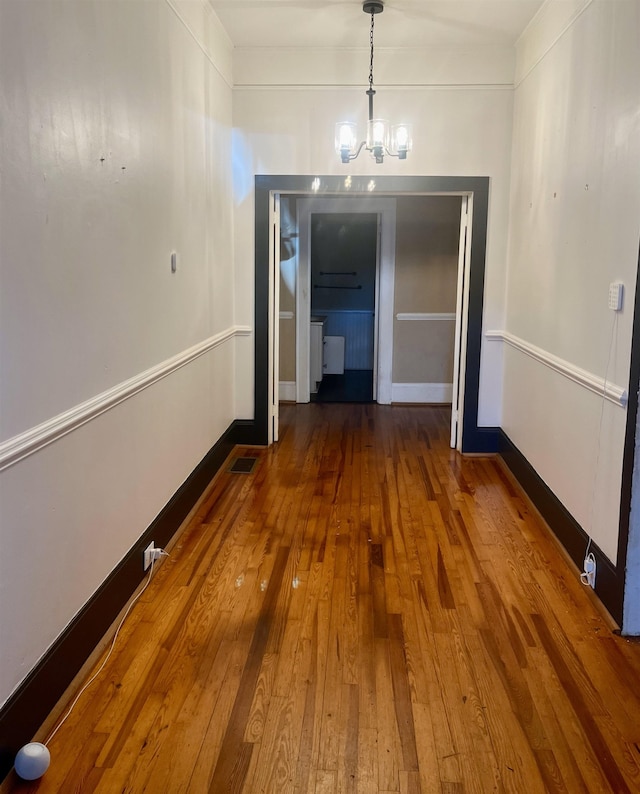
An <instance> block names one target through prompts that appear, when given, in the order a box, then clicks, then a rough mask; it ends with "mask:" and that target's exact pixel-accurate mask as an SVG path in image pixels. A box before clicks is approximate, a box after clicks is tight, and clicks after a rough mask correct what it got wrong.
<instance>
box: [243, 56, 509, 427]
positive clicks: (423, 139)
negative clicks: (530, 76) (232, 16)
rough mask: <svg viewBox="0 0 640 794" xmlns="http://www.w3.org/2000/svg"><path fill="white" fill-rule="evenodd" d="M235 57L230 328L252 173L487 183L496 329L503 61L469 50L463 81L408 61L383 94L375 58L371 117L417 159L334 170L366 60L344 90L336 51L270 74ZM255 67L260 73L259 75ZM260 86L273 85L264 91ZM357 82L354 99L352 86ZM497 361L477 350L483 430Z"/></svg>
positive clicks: (501, 249) (359, 107) (249, 226)
mask: <svg viewBox="0 0 640 794" xmlns="http://www.w3.org/2000/svg"><path fill="white" fill-rule="evenodd" d="M242 56H243V58H244V60H243V61H238V60H236V61H235V62H234V74H235V75H238V76H239V78H240V79H241V80H242V82H241V83H238V77H236V88H235V90H234V103H233V120H234V129H235V134H234V163H235V168H234V188H235V199H236V214H235V221H236V233H235V245H236V300H237V316H238V322H241V323H250V322H252V318H253V283H254V282H253V260H254V257H253V246H254V237H253V223H254V210H253V208H254V193H253V178H254V174H300V175H305V174H308V175H310V177H312V176H314V175H316V174H326V175H333V174H344V175H347V174H351V175H354V176H355V175H376V174H379V175H382V174H387V175H388V174H400V175H406V176H411V175H446V176H455V175H465V176H489V177H491V187H490V206H489V229H488V250H487V268H486V285H485V327H486V328H495V327H502V325H503V322H504V319H503V318H504V314H503V305H504V281H505V259H506V239H507V216H508V196H509V170H510V160H509V153H510V150H511V118H512V91H511V84H512V79H513V69H512V63H511V61H510V60H509V58H508V57H506V56H505V57H504V58H502V59H500V58H498V57H497V56H496V54H495V51H493V52H492V53H487V52H486V51H484V50H483V51H482V52H473V53H472V54H470V55H469V58H473V59H475V60H471V61H469V60H468V59H467V60H466V61H464V63H465V65H466V67H465V69H464V70H462V72H461V70H460V65H459V63H458V62H456V64H457V66H456V69H453V67H452V68H451V70H450V72H449V73H447V71H446V68H447V64H451V63H452V61H451V59H447V58H445V57H444V56H443V57H442V59H441V62H440V64H439V71H438V72H437V74H435V75H433V74H431V73H430V72H429V71H427V70H426V68H425V63H424V58H423V57H422V56H421V55H420V53H418V52H415V51H410V52H409V53H408V54H407V55H406V58H409V62H407V69H406V70H405V74H407V75H411V77H410V78H407V79H406V80H405V81H404V82H405V83H411V85H408V86H406V87H403V88H398V87H387V86H385V85H384V78H383V77H382V75H384V74H385V71H386V70H385V65H384V59H383V58H381V59H380V60H381V61H382V65H381V69H380V72H381V80H380V81H377V83H376V88H377V91H378V93H377V95H376V106H375V109H376V114H378V113H379V114H380V115H382V116H384V117H387V118H389V119H394V118H395V119H398V120H400V119H401V118H402V119H403V120H404V121H410V122H411V123H412V124H413V130H414V151H413V152H412V153H411V154H410V156H409V158H408V159H407V160H406V161H404V162H400V161H398V160H395V159H393V158H387V159H386V160H385V162H384V163H383V164H381V165H376V164H375V162H373V160H371V158H370V157H369V156H368V155H367V154H366V153H365V154H361V155H360V157H359V158H358V160H356V161H355V162H353V163H351V164H349V165H343V164H342V163H341V162H340V160H339V157H338V156H337V155H336V153H335V151H334V148H333V138H334V125H335V122H336V121H340V120H343V119H350V118H352V119H353V120H355V121H357V122H358V123H359V124H363V123H364V121H365V119H366V114H367V97H366V95H365V88H366V85H364V84H365V83H366V76H367V75H366V73H367V69H368V58H367V53H366V52H364V51H363V52H362V53H361V56H362V57H361V60H360V62H358V63H357V67H358V69H357V76H356V77H353V74H352V72H347V73H345V72H343V73H342V75H341V78H342V80H343V83H346V84H347V86H346V87H345V85H331V84H330V80H331V79H332V76H333V75H334V73H335V71H336V69H335V64H334V62H333V58H334V57H335V58H336V59H338V61H339V62H340V63H343V60H344V53H343V52H342V51H338V52H337V53H335V54H332V53H331V52H330V51H329V52H325V54H324V59H319V58H311V59H309V58H307V56H306V51H304V50H301V51H288V52H287V53H286V58H287V61H286V63H287V69H286V70H278V69H276V68H275V66H274V65H273V60H274V59H276V55H275V54H273V53H271V54H270V53H269V52H268V51H267V52H264V51H260V52H259V53H258V55H255V54H254V53H251V52H246V51H243V52H242ZM258 56H260V57H258ZM376 57H377V56H376ZM406 58H405V62H406ZM260 63H262V64H269V65H268V66H265V67H264V68H263V69H262V70H260ZM392 64H393V60H389V61H388V62H387V67H388V71H389V72H391V71H392ZM345 68H346V67H345ZM353 68H354V69H355V68H356V64H353ZM265 75H266V77H265ZM267 77H268V78H269V79H272V80H273V81H274V83H273V84H272V85H270V86H267V85H265V86H262V85H261V83H262V81H263V80H265V79H267ZM323 80H324V81H325V82H324V85H320V83H321V82H322V81H323ZM278 81H279V82H278ZM284 81H286V83H287V84H286V85H284V84H283V83H284ZM457 81H462V82H457ZM357 82H359V85H360V87H358V88H357V89H356V88H352V87H349V86H350V85H352V84H355V83H357ZM301 83H302V84H301ZM310 85H311V86H313V87H311V88H310V87H309V86H310ZM309 182H310V184H311V179H310V180H309ZM501 355H502V353H501V350H500V349H499V346H496V345H485V346H484V349H483V352H482V364H481V387H480V392H481V393H480V407H479V421H480V424H481V425H488V426H491V425H497V424H500V402H501V389H500V383H501V366H502V364H501ZM243 363H244V369H241V371H240V373H239V383H240V384H244V385H243V386H241V387H240V389H239V390H240V392H241V393H244V395H245V399H244V402H242V401H241V403H240V405H239V408H240V411H241V415H242V416H245V417H251V416H252V411H253V405H252V395H253V392H252V385H253V356H252V354H250V355H248V356H247V358H246V360H245V361H244V362H243Z"/></svg>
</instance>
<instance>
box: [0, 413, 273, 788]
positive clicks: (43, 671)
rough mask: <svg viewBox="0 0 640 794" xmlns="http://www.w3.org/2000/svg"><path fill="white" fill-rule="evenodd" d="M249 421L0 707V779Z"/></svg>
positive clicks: (251, 438)
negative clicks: (145, 561)
mask: <svg viewBox="0 0 640 794" xmlns="http://www.w3.org/2000/svg"><path fill="white" fill-rule="evenodd" d="M255 435H256V434H255V427H254V422H253V421H236V422H233V423H232V424H231V425H230V427H229V428H228V430H227V431H226V432H225V433H224V435H223V436H222V437H221V438H220V440H219V441H218V442H217V443H216V444H215V445H214V446H213V447H212V448H211V450H210V451H209V452H208V453H207V455H206V456H205V457H204V458H203V459H202V461H201V462H200V463H199V464H198V465H197V466H196V468H195V469H194V470H193V472H192V473H191V475H190V476H189V477H188V479H187V480H186V481H185V482H184V483H183V485H182V486H181V487H180V488H179V489H178V491H176V493H175V494H174V495H173V497H172V498H171V499H170V500H169V502H168V503H167V505H166V507H165V508H164V509H163V510H162V512H161V513H160V514H159V515H158V517H157V518H156V519H155V520H154V521H153V523H152V524H151V525H150V526H149V528H148V529H147V530H146V531H145V532H144V534H143V535H142V537H140V538H139V540H138V541H137V542H136V543H135V544H134V546H133V547H132V548H131V549H130V550H129V552H128V554H127V555H126V557H125V558H124V559H123V560H122V562H120V564H119V565H118V566H117V567H116V568H115V569H114V570H113V571H112V572H111V574H110V575H109V576H108V578H107V579H106V580H105V581H104V583H103V584H102V585H101V587H100V588H99V590H98V591H97V592H96V593H95V594H94V595H93V596H92V597H91V599H90V600H89V601H88V602H87V603H86V604H85V606H84V607H83V608H82V609H81V611H80V612H79V613H78V614H77V615H76V617H75V618H74V619H73V621H72V622H71V623H70V625H69V626H68V627H67V628H66V629H65V631H64V632H63V633H62V634H61V635H60V637H59V638H58V639H57V640H56V642H55V643H54V645H53V646H52V647H51V648H50V649H49V650H48V651H47V653H46V654H45V656H44V657H43V658H42V659H41V661H40V662H39V663H38V664H37V665H36V666H35V667H34V669H33V670H32V671H31V672H30V673H29V675H28V676H27V678H26V679H25V680H24V682H23V683H22V684H21V685H20V687H19V689H18V690H17V691H16V692H15V693H14V694H13V695H12V696H11V698H9V700H8V701H7V703H6V704H5V706H4V707H3V708H2V710H0V781H2V780H3V779H4V778H5V776H6V775H7V774H8V772H9V771H10V770H11V767H12V766H13V760H14V758H15V755H16V753H17V752H18V750H19V749H20V747H22V745H24V744H26V743H27V742H29V741H31V739H32V737H33V736H34V735H35V734H36V732H37V730H38V729H39V727H40V726H41V725H42V723H43V722H44V721H45V719H46V718H47V716H48V715H49V713H50V712H51V711H52V709H53V708H54V706H55V705H56V703H57V702H58V700H59V699H60V697H62V695H63V694H64V692H65V690H66V688H67V687H68V686H69V684H70V683H71V682H72V681H73V679H74V677H75V676H76V675H77V673H78V671H79V670H80V669H81V668H82V665H83V664H84V663H85V662H86V660H87V659H88V658H89V656H90V655H91V653H92V652H93V650H94V649H95V647H96V646H97V645H98V643H99V642H100V640H101V639H102V637H103V636H104V634H105V633H106V632H107V630H108V629H109V627H110V626H111V624H112V623H113V621H114V620H115V619H116V617H117V616H118V614H119V613H120V611H121V610H122V608H123V607H124V605H125V604H126V603H127V601H128V600H129V599H130V598H131V596H132V594H133V593H134V591H135V589H136V588H137V587H138V585H139V584H140V582H141V581H142V580H143V578H144V576H146V574H145V573H144V572H143V570H142V564H141V561H142V552H143V550H144V549H145V548H146V547H147V546H148V545H149V543H150V542H151V541H152V540H153V541H155V543H156V545H158V546H166V545H167V543H168V542H169V540H170V539H171V538H172V537H173V535H174V534H175V533H176V532H177V530H178V529H179V528H180V525H181V524H182V522H183V521H184V519H185V518H186V517H187V515H188V514H189V512H190V511H191V509H192V508H193V506H194V505H195V504H196V502H197V501H198V499H199V498H200V496H201V495H202V493H203V492H204V490H205V489H206V487H207V485H208V484H209V483H210V482H211V479H212V478H213V476H214V475H215V474H216V472H217V471H218V469H219V468H220V467H221V466H222V464H223V463H224V461H225V460H226V458H227V457H228V455H229V453H230V452H231V450H232V449H233V447H234V446H235V445H236V444H254V443H257V442H256V441H255Z"/></svg>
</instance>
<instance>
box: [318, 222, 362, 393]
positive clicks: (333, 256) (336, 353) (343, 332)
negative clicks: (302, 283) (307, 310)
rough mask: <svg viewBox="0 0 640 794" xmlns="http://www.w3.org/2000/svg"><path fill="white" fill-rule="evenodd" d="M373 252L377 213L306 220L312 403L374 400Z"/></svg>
mask: <svg viewBox="0 0 640 794" xmlns="http://www.w3.org/2000/svg"><path fill="white" fill-rule="evenodd" d="M377 252H378V216H377V214H374V213H355V212H351V213H314V214H313V215H312V216H311V257H310V259H311V323H312V325H317V326H319V331H318V332H319V335H320V336H321V338H322V369H321V372H320V374H321V376H322V377H321V380H320V381H319V382H315V383H314V384H312V386H313V388H312V389H311V395H310V397H311V401H312V402H373V400H374V388H373V385H374V384H373V363H374V348H375V334H374V320H375V315H376V281H377V269H378V268H377ZM312 332H313V328H312ZM312 380H313V377H312Z"/></svg>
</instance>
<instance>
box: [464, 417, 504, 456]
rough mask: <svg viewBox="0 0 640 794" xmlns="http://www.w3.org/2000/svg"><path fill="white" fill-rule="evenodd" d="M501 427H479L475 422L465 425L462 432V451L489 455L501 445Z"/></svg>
mask: <svg viewBox="0 0 640 794" xmlns="http://www.w3.org/2000/svg"><path fill="white" fill-rule="evenodd" d="M500 432H501V431H500V428H499V427H477V426H476V424H475V419H474V422H473V423H471V422H470V423H469V425H468V426H466V425H465V427H464V429H463V433H462V453H463V454H467V455H489V454H491V453H493V452H497V451H498V449H499V447H500Z"/></svg>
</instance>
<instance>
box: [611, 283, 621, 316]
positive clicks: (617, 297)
mask: <svg viewBox="0 0 640 794" xmlns="http://www.w3.org/2000/svg"><path fill="white" fill-rule="evenodd" d="M623 294H624V284H623V283H622V282H621V281H613V282H612V283H611V284H609V308H610V309H611V310H612V311H614V312H619V311H622V296H623Z"/></svg>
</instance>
